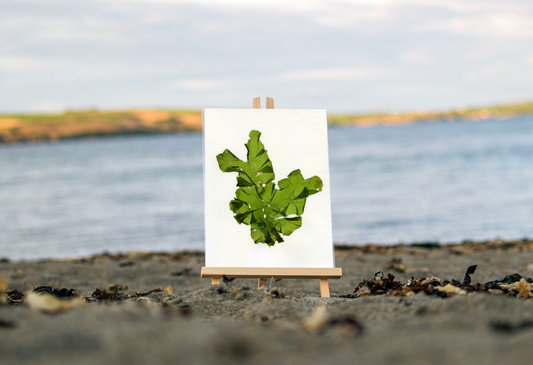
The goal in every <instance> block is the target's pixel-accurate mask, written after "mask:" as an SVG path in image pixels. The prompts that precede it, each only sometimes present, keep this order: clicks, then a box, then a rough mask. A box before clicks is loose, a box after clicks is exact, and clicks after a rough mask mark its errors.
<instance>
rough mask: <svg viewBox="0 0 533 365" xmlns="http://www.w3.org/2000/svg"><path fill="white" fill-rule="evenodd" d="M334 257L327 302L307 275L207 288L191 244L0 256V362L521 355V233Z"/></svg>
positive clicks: (528, 246)
mask: <svg viewBox="0 0 533 365" xmlns="http://www.w3.org/2000/svg"><path fill="white" fill-rule="evenodd" d="M336 260H337V263H336V266H337V267H341V268H342V269H343V277H342V279H340V280H332V281H330V290H331V294H332V295H331V298H320V295H319V288H318V280H286V279H284V280H282V281H279V282H275V283H274V284H273V285H272V287H271V288H270V289H269V288H268V287H267V288H263V289H262V290H258V289H257V281H256V280H251V279H250V280H234V281H232V282H228V283H223V284H221V285H215V286H211V285H210V284H211V282H210V280H208V279H201V278H200V270H201V267H202V266H203V264H204V257H203V253H201V252H181V253H159V254H147V253H134V252H133V253H129V254H122V255H109V254H107V255H105V254H104V255H98V256H94V257H90V258H85V259H72V260H65V261H58V260H42V261H26V262H11V261H9V260H5V259H4V260H0V277H1V280H2V281H1V284H0V293H2V294H0V296H1V298H2V299H1V301H0V353H1V357H0V360H1V361H0V362H1V363H6V364H8V363H12V364H37V363H38V364H58V363H59V364H62V363H65V364H66V363H76V364H94V363H102V362H104V361H105V362H106V363H113V364H128V365H135V364H146V363H157V364H167V363H168V364H170V363H188V364H190V363H199V364H204V363H205V364H208V363H210V364H213V363H222V364H225V363H228V364H229V363H236V362H239V363H246V364H247V363H250V364H252V363H253V364H267V363H269V364H270V363H279V364H319V363H326V362H327V363H344V362H350V363H367V364H368V363H372V364H388V363H394V364H426V363H431V364H448V363H454V364H471V363H472V362H474V361H475V362H478V363H484V364H502V363H513V364H521V363H524V364H526V363H529V362H530V359H529V358H530V356H531V355H532V354H533V349H532V348H531V346H530V344H531V341H532V340H533V299H531V298H529V297H530V296H532V295H533V284H531V280H530V279H528V278H530V277H532V276H533V241H529V240H522V241H507V242H503V241H491V242H483V243H479V242H478V243H463V244H457V245H449V246H444V245H443V246H440V245H432V244H426V245H423V244H422V245H415V246H385V247H383V246H373V245H367V246H363V247H349V246H340V247H337V250H336ZM472 265H477V267H476V269H475V272H474V273H473V274H471V275H470V276H471V282H470V283H469V284H468V285H465V273H466V270H467V268H468V267H471V266H472ZM378 272H382V273H378ZM376 273H378V275H377V276H376V275H375V274H376ZM389 273H390V274H391V275H393V276H394V278H393V279H391V280H392V281H387V274H389ZM22 274H24V275H22ZM513 274H519V275H520V276H521V277H522V279H519V277H518V276H512V275H513ZM432 277H436V278H438V279H440V281H439V280H437V279H434V278H432ZM506 277H508V278H507V282H505V281H504V279H505V278H506ZM389 278H391V277H390V276H389ZM427 278H430V279H429V280H428V279H427ZM513 278H514V279H513ZM452 279H455V280H456V281H453V280H452ZM365 280H366V281H365ZM416 280H420V281H419V282H416V283H415V281H416ZM424 280H425V281H424ZM509 280H510V281H511V282H509ZM445 281H447V282H445ZM493 281H497V283H496V284H490V285H488V286H487V285H486V284H487V283H489V282H493ZM513 281H514V282H513ZM30 282H31V283H30ZM439 282H440V284H439ZM360 283H364V284H363V285H361V286H360V289H359V290H358V292H357V293H355V295H353V293H354V289H355V288H356V287H358V286H359V284H360ZM387 283H388V284H387ZM391 283H398V284H394V285H396V288H395V289H387V285H389V288H392V287H393V286H394V285H392V286H391ZM446 283H447V284H446ZM477 283H480V284H481V285H477ZM378 284H379V285H378ZM419 284H424V285H425V286H424V285H419ZM376 285H378V286H379V288H378V286H376ZM417 285H418V286H417ZM439 285H440V286H439ZM445 285H448V286H447V287H446V286H445ZM491 285H492V286H491ZM33 286H35V287H36V290H35V292H40V293H41V294H40V295H38V294H36V293H35V292H34V293H32V291H34V288H33ZM488 287H491V288H492V289H491V290H487V288H488ZM62 288H65V290H63V291H61V289H62ZM417 288H418V289H417ZM424 288H425V289H424ZM498 288H499V289H498ZM70 289H75V290H74V291H70ZM15 290H16V291H15ZM46 291H50V293H45V292H46ZM19 292H20V293H23V295H20V294H18V293H19ZM71 294H72V296H71ZM58 297H61V299H56V298H58Z"/></svg>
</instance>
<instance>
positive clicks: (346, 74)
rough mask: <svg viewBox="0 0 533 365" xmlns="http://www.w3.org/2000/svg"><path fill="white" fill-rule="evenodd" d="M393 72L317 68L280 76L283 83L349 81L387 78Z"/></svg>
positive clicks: (366, 69)
mask: <svg viewBox="0 0 533 365" xmlns="http://www.w3.org/2000/svg"><path fill="white" fill-rule="evenodd" d="M391 75H392V72H391V71H389V70H386V69H380V68H377V67H367V68H364V67H363V68H344V67H337V68H317V69H304V70H293V71H288V72H284V73H283V74H281V75H280V76H279V80H281V81H349V80H368V79H376V78H385V77H388V76H391Z"/></svg>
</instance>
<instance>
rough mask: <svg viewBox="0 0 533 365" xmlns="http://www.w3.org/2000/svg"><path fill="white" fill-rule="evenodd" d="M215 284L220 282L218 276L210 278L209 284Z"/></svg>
mask: <svg viewBox="0 0 533 365" xmlns="http://www.w3.org/2000/svg"><path fill="white" fill-rule="evenodd" d="M217 284H220V278H213V279H211V285H217Z"/></svg>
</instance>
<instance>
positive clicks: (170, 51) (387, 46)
mask: <svg viewBox="0 0 533 365" xmlns="http://www.w3.org/2000/svg"><path fill="white" fill-rule="evenodd" d="M256 96H262V97H265V96H271V97H273V98H274V100H275V104H276V107H279V108H289V107H293V108H326V109H328V111H330V112H364V111H375V110H384V111H388V110H392V109H397V110H407V109H411V108H414V109H419V108H428V109H448V108H454V107H456V106H457V105H461V104H464V105H467V106H468V105H479V104H486V103H494V102H508V101H514V100H525V99H533V1H531V0H523V1H521V0H510V1H496V0H457V1H456V0H449V1H446V0H405V1H402V0H397V1H385V0H375V1H370V0H366V1H365V0H337V1H303V0H284V1H276V0H268V1H252V0H248V1H238V0H234V1H229V0H228V1H224V0H220V1H208V0H205V1H180V0H152V1H150V0H145V1H134V0H100V1H97V0H84V1H82V0H76V1H73V0H34V1H30V0H28V1H27V0H0V112H4V113H5V112H16V111H22V112H34V111H61V110H65V109H77V108H89V107H97V108H100V109H117V108H131V107H165V108H201V107H250V106H251V100H252V98H253V97H256Z"/></svg>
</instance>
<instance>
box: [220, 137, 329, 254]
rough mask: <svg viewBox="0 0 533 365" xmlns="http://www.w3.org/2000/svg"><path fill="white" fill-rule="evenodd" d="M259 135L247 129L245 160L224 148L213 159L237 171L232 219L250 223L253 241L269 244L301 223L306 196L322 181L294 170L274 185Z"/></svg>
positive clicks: (319, 188)
mask: <svg viewBox="0 0 533 365" xmlns="http://www.w3.org/2000/svg"><path fill="white" fill-rule="evenodd" d="M260 137H261V132H259V131H256V130H252V131H251V132H250V139H249V140H248V142H247V143H246V144H245V146H246V149H247V150H248V153H247V155H246V158H247V161H243V160H241V159H239V158H238V157H237V156H235V155H234V154H233V153H232V152H231V151H230V150H228V149H226V150H225V151H224V152H222V153H221V154H219V155H217V161H218V166H219V167H220V170H222V171H223V172H236V173H238V175H237V191H235V198H234V199H233V200H232V201H230V203H229V207H230V209H231V211H232V212H233V213H234V214H235V220H236V221H237V222H238V223H239V224H246V225H249V226H250V230H251V234H250V235H251V237H252V239H253V240H254V242H255V243H266V244H267V245H268V246H273V245H275V244H276V243H280V242H283V236H290V235H291V234H292V233H293V232H294V231H295V230H297V229H298V228H300V227H301V226H302V215H303V213H304V208H305V203H306V201H307V198H308V197H309V196H310V195H313V194H316V193H318V192H320V191H322V187H323V183H322V179H320V178H319V177H318V176H313V177H310V178H308V179H304V177H303V176H302V173H301V171H300V170H294V171H292V172H291V173H290V174H289V176H287V177H286V178H285V179H282V180H280V181H279V182H278V187H279V188H278V187H276V183H275V182H274V179H275V177H276V175H275V174H274V168H273V166H272V161H270V159H269V158H268V154H267V151H266V150H265V146H264V145H263V143H261V141H260ZM288 158H289V157H288Z"/></svg>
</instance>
